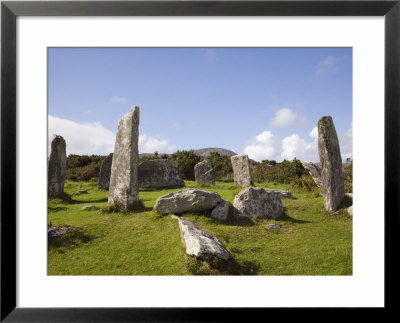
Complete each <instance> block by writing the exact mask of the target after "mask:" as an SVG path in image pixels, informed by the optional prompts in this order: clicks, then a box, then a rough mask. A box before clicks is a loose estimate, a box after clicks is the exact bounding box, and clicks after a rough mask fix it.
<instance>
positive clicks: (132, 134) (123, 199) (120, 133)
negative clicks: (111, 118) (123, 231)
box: [108, 106, 139, 211]
mask: <svg viewBox="0 0 400 323" xmlns="http://www.w3.org/2000/svg"><path fill="white" fill-rule="evenodd" d="M138 139H139V107H137V106H135V107H133V108H131V109H130V110H129V111H128V112H127V113H126V114H125V115H124V116H123V117H122V118H121V119H120V120H119V123H118V130H117V136H116V139H115V147H114V154H113V159H112V166H111V178H110V188H109V193H108V205H111V204H113V203H115V202H118V203H120V204H121V206H122V208H123V209H124V210H125V211H129V210H131V209H132V208H133V207H134V206H135V204H136V203H137V202H138V201H139V185H138V162H139V151H138Z"/></svg>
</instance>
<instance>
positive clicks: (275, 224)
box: [267, 223, 281, 230]
mask: <svg viewBox="0 0 400 323" xmlns="http://www.w3.org/2000/svg"><path fill="white" fill-rule="evenodd" d="M280 227H281V225H280V224H278V223H271V224H268V225H267V230H271V229H279V228H280Z"/></svg>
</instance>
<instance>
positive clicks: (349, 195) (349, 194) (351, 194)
mask: <svg viewBox="0 0 400 323" xmlns="http://www.w3.org/2000/svg"><path fill="white" fill-rule="evenodd" d="M344 195H346V196H348V197H351V198H353V193H344Z"/></svg>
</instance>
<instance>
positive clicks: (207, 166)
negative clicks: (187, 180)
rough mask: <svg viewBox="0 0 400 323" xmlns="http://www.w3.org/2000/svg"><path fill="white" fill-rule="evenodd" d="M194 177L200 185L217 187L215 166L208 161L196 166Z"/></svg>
mask: <svg viewBox="0 0 400 323" xmlns="http://www.w3.org/2000/svg"><path fill="white" fill-rule="evenodd" d="M194 176H195V178H196V183H197V184H198V185H204V184H206V185H215V179H214V170H213V166H212V164H211V162H210V161H209V160H208V159H206V160H203V161H202V162H200V163H198V164H196V165H195V166H194Z"/></svg>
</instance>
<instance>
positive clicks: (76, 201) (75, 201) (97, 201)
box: [73, 197, 108, 204]
mask: <svg viewBox="0 0 400 323" xmlns="http://www.w3.org/2000/svg"><path fill="white" fill-rule="evenodd" d="M73 201H74V204H85V203H102V202H108V197H103V198H101V199H97V200H73Z"/></svg>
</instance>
